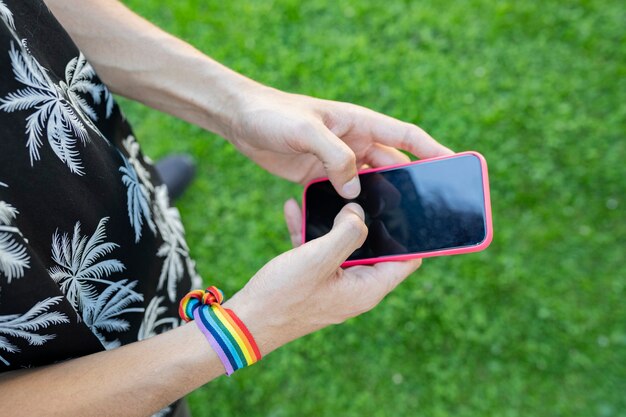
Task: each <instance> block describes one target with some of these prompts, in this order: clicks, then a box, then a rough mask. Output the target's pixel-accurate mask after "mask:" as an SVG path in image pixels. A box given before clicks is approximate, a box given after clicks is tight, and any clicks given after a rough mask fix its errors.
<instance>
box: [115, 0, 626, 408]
mask: <svg viewBox="0 0 626 417" xmlns="http://www.w3.org/2000/svg"><path fill="white" fill-rule="evenodd" d="M125 3H126V4H128V5H129V6H130V7H132V8H133V9H134V10H135V11H137V12H138V13H140V14H142V15H143V16H145V17H147V18H148V19H150V20H152V21H153V22H155V23H157V24H158V25H160V26H161V27H163V28H165V29H166V30H168V31H170V32H172V33H174V34H176V35H178V36H180V37H182V38H184V39H186V40H187V41H189V42H190V43H192V44H193V45H195V46H196V47H198V48H199V49H201V50H203V51H205V52H206V53H208V54H209V55H211V56H213V57H214V58H215V59H217V60H219V61H221V62H222V63H224V64H226V65H228V66H230V67H231V68H234V69H235V70H238V71H240V72H242V73H244V74H246V75H248V76H250V77H252V78H254V79H257V80H259V81H261V82H263V83H266V84H269V85H272V86H274V87H277V88H280V89H284V90H287V91H293V92H299V93H303V94H310V95H314V96H319V97H324V98H329V99H335V100H342V101H349V102H355V103H358V104H361V105H365V106H368V107H371V108H373V109H375V110H378V111H381V112H384V113H387V114H390V115H392V116H395V117H397V118H400V119H403V120H407V121H411V122H414V123H417V124H419V125H420V126H422V127H423V128H424V129H426V130H427V131H429V132H430V133H431V134H432V135H433V136H434V137H436V138H438V139H439V140H440V141H441V142H443V143H444V144H446V145H448V146H449V147H451V148H452V149H455V150H457V151H461V150H468V149H474V150H478V151H480V152H481V153H483V154H484V155H485V156H486V158H487V161H488V163H489V170H490V171H489V174H490V179H491V187H492V204H493V212H494V229H495V237H494V241H493V243H492V245H491V247H490V248H489V249H488V250H487V251H486V252H483V253H480V254H472V255H463V256H457V257H449V258H435V259H429V260H426V261H425V262H424V265H423V267H422V268H421V269H420V270H419V271H418V272H417V273H416V274H414V275H413V276H412V277H410V279H409V280H408V281H407V282H406V283H405V284H404V285H402V286H401V287H400V288H398V290H397V291H396V292H395V293H393V294H392V295H391V296H389V297H388V298H387V299H386V300H385V301H384V302H383V303H382V304H381V305H380V306H379V307H378V308H377V309H376V310H375V312H373V313H369V314H366V315H364V316H362V317H359V318H356V319H353V320H351V321H349V322H348V323H346V324H344V325H341V326H335V327H333V328H329V329H325V330H324V331H321V332H319V333H317V334H314V335H311V336H308V337H306V338H304V339H302V340H299V341H296V342H294V343H291V344H290V345H287V346H286V347H284V348H282V349H280V350H279V351H277V352H275V353H273V354H271V355H270V356H268V357H267V358H265V359H264V360H263V361H262V362H261V363H260V364H257V365H255V366H253V367H251V368H249V369H246V370H243V371H240V372H238V373H237V374H236V375H234V376H233V377H231V378H225V377H224V378H220V379H219V380H217V381H214V382H212V383H210V384H208V385H206V386H205V387H203V388H202V389H200V390H198V391H196V392H195V393H193V394H192V395H191V396H190V401H191V406H192V409H193V412H194V416H233V417H236V416H246V417H256V416H267V417H282V416H285V417H287V416H316V417H323V416H435V417H436V416H459V417H462V416H480V417H484V416H601V417H609V416H626V303H625V302H624V299H625V296H626V266H625V265H626V263H625V255H626V254H625V252H626V250H625V248H626V238H625V236H626V222H625V219H626V216H625V214H626V210H625V208H626V179H625V178H626V138H625V131H626V104H625V102H626V37H625V35H624V25H625V24H626V12H625V10H626V8H625V7H624V5H623V3H622V2H619V1H542V2H538V1H482V0H471V1H461V0H458V1H452V0H443V1H431V0H429V1H395V0H389V1H384V2H381V1H376V0H366V1H356V0H352V1H348V0H339V1H324V0H310V1H303V2H299V1H293V0H275V1H263V0H256V1H254V0H248V1H239V0H235V1H230V2H218V1H211V0H160V1H156V0H149V1H148V0H126V1H125ZM122 106H123V109H124V111H125V112H126V113H127V116H128V118H129V119H130V121H131V122H133V123H134V128H135V131H136V134H137V137H138V138H139V140H140V142H141V143H142V144H143V146H144V149H145V151H146V153H147V154H148V155H150V156H151V157H153V158H154V159H156V158H158V157H160V156H163V155H165V154H167V153H170V152H188V153H191V154H192V155H193V156H194V158H195V159H196V160H197V161H198V164H199V172H198V179H197V180H196V181H195V183H194V184H193V186H192V187H191V189H190V191H189V192H188V193H187V195H186V196H185V197H184V198H183V199H182V200H181V201H180V202H179V204H178V207H179V208H180V210H181V212H182V216H183V220H184V223H185V225H186V229H187V237H188V241H189V246H190V247H191V253H192V255H193V256H194V257H195V258H196V259H197V261H198V268H199V271H200V272H201V274H202V275H203V276H204V277H205V281H206V282H207V283H209V282H210V283H214V284H217V285H219V286H220V287H222V289H223V290H224V291H225V293H226V294H232V293H233V292H235V291H236V290H237V289H238V288H240V287H241V286H242V285H243V284H244V283H245V282H246V281H247V280H248V279H249V277H250V276H252V275H253V274H254V273H255V271H257V270H258V269H259V268H260V267H261V266H262V265H263V264H264V263H266V262H267V261H269V260H270V259H271V258H272V257H274V256H276V255H277V254H279V253H280V252H283V251H286V250H288V249H289V243H288V240H289V239H288V234H287V231H286V228H285V227H284V225H283V221H282V203H283V201H284V200H286V199H287V198H289V197H294V196H296V197H298V196H300V194H301V187H300V186H299V185H293V184H289V183H287V182H285V181H283V180H281V179H278V178H275V177H272V176H271V175H269V174H267V173H265V172H264V171H262V170H261V169H260V168H258V167H256V166H254V165H253V164H252V163H251V162H248V161H247V160H246V159H245V158H244V157H242V156H240V155H239V154H238V153H237V152H236V151H235V150H234V148H233V147H231V146H230V145H229V144H228V143H226V142H225V141H223V140H222V139H220V138H218V137H216V136H214V135H212V134H208V133H206V132H204V131H202V130H201V129H199V128H196V127H193V126H190V125H187V124H185V123H183V122H180V121H177V120H175V119H173V118H171V117H169V116H165V115H163V114H160V113H158V112H156V111H153V110H149V109H146V108H144V107H142V106H140V105H137V104H134V103H130V102H128V101H125V100H122Z"/></svg>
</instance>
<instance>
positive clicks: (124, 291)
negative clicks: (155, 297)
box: [83, 279, 144, 349]
mask: <svg viewBox="0 0 626 417" xmlns="http://www.w3.org/2000/svg"><path fill="white" fill-rule="evenodd" d="M136 285H137V281H131V282H129V281H128V280H126V279H122V280H120V281H117V282H113V283H111V284H110V285H109V286H108V287H106V289H105V290H104V291H102V292H101V293H100V295H99V296H98V298H97V299H96V300H95V302H94V303H93V304H91V305H89V306H87V308H86V309H84V310H83V321H84V322H85V324H86V325H87V326H88V327H89V328H90V329H91V331H92V332H93V334H95V335H96V336H97V337H98V339H100V342H102V344H103V345H104V347H105V348H106V349H113V348H116V347H119V346H120V341H119V340H118V339H115V340H106V338H105V337H104V335H103V334H102V333H101V331H102V330H105V331H107V332H124V331H126V330H128V329H129V328H130V323H129V322H128V320H125V319H123V318H120V316H121V315H123V314H127V313H142V312H143V311H144V309H143V307H128V306H129V305H130V304H133V303H137V302H142V301H143V295H141V294H139V293H138V292H136V291H135V290H133V288H135V286H136Z"/></svg>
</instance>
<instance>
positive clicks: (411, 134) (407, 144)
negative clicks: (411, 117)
mask: <svg viewBox="0 0 626 417" xmlns="http://www.w3.org/2000/svg"><path fill="white" fill-rule="evenodd" d="M421 134H422V129H420V128H419V127H418V126H417V125H414V124H410V123H407V128H406V130H405V132H404V136H403V137H402V148H403V149H411V148H413V147H414V146H415V144H416V143H417V142H418V141H419V139H420V136H421Z"/></svg>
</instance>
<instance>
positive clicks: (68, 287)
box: [48, 217, 124, 311]
mask: <svg viewBox="0 0 626 417" xmlns="http://www.w3.org/2000/svg"><path fill="white" fill-rule="evenodd" d="M108 220H109V218H108V217H104V218H103V219H101V220H100V222H99V223H98V227H97V228H96V231H95V232H94V234H93V235H91V236H89V237H88V236H83V235H82V234H81V230H80V222H76V225H75V226H74V233H73V234H72V236H70V235H69V234H68V233H63V234H60V233H59V231H58V230H57V231H56V232H54V235H53V236H52V260H53V261H54V262H55V263H56V265H55V266H53V267H52V268H50V269H49V270H48V272H49V273H50V276H51V277H52V279H53V280H54V281H55V282H56V283H57V284H59V286H60V288H61V291H63V293H64V294H65V296H66V297H67V299H68V301H69V302H70V303H71V304H72V306H73V307H74V308H75V309H76V310H77V311H84V310H85V307H88V306H91V305H94V304H95V303H96V302H97V299H98V292H97V290H96V286H95V285H94V284H95V283H105V284H109V285H110V284H113V282H112V281H110V280H107V279H106V278H108V277H109V276H110V275H111V274H113V273H115V272H121V271H123V270H124V264H122V262H120V261H118V260H117V259H100V258H102V257H104V256H106V255H108V254H110V253H111V252H112V251H113V250H114V249H116V248H118V247H119V245H117V244H116V243H113V242H106V241H105V239H106V230H105V227H106V223H107V221H108Z"/></svg>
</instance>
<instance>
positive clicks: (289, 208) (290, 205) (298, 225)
mask: <svg viewBox="0 0 626 417" xmlns="http://www.w3.org/2000/svg"><path fill="white" fill-rule="evenodd" d="M283 211H284V213H285V223H287V230H289V237H290V238H291V244H292V245H293V247H294V248H297V247H298V246H300V245H301V244H302V210H301V209H300V206H299V205H298V203H297V202H296V200H294V199H293V198H290V199H289V200H287V201H286V202H285V205H284V210H283Z"/></svg>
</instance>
